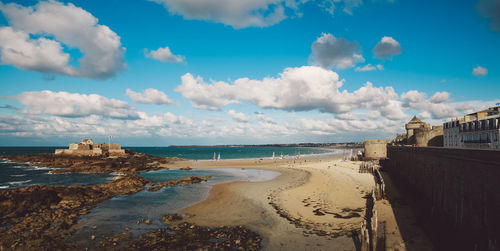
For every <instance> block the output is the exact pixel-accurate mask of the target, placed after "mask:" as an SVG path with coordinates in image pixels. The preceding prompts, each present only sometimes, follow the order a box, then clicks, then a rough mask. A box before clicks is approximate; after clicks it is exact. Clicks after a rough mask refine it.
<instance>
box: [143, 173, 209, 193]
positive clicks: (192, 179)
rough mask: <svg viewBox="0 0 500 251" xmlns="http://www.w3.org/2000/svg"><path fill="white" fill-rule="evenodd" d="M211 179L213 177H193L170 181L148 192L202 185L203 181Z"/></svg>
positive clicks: (151, 188) (149, 189)
mask: <svg viewBox="0 0 500 251" xmlns="http://www.w3.org/2000/svg"><path fill="white" fill-rule="evenodd" d="M210 178H211V176H201V177H196V176H192V177H186V178H182V179H180V180H169V181H167V182H163V183H160V184H157V185H156V186H153V187H150V188H148V191H150V192H155V191H159V190H160V189H162V188H163V187H171V186H176V185H181V186H187V185H191V184H196V183H200V182H202V181H207V180H208V179H210Z"/></svg>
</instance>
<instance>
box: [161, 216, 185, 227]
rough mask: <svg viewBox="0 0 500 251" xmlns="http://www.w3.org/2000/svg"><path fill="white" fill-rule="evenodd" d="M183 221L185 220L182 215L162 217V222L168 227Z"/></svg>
mask: <svg viewBox="0 0 500 251" xmlns="http://www.w3.org/2000/svg"><path fill="white" fill-rule="evenodd" d="M182 219H184V217H182V215H180V214H167V215H163V216H162V217H160V221H162V222H163V223H164V224H167V225H168V224H171V223H173V222H176V221H180V220H182Z"/></svg>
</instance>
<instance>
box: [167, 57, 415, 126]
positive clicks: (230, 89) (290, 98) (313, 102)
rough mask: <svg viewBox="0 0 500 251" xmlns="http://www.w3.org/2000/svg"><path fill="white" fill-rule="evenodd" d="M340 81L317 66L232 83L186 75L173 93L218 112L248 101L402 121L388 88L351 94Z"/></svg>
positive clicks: (370, 87)
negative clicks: (361, 111)
mask: <svg viewBox="0 0 500 251" xmlns="http://www.w3.org/2000/svg"><path fill="white" fill-rule="evenodd" d="M342 84H343V80H340V79H339V76H338V74H337V73H335V72H333V71H331V70H327V69H324V68H321V67H317V66H302V67H296V68H286V69H285V70H284V71H283V72H282V73H281V74H279V77H278V78H272V77H267V78H264V79H263V80H252V79H248V78H240V79H237V80H236V81H234V83H232V84H230V83H226V82H222V81H218V82H214V81H213V82H212V83H211V84H209V83H206V82H205V81H204V80H203V78H201V77H194V76H193V75H191V74H190V73H187V74H185V75H184V76H182V84H181V85H179V86H178V87H177V88H176V89H175V91H177V92H180V93H182V95H183V96H184V97H185V98H187V99H189V100H190V101H191V103H192V105H193V106H194V107H195V108H198V109H207V110H219V109H220V107H222V106H226V105H228V104H233V103H239V102H240V101H247V102H250V103H252V104H254V105H256V106H258V107H261V108H274V109H280V110H285V111H309V110H315V109H317V110H319V111H321V112H327V113H347V112H351V111H352V110H353V109H356V108H367V109H373V110H378V111H379V112H380V113H381V114H382V115H383V116H385V117H387V118H391V119H399V118H406V114H404V113H403V111H402V109H401V102H399V101H398V100H397V98H398V95H397V94H396V93H395V92H394V89H393V88H392V87H385V88H383V87H374V86H373V84H372V83H370V82H368V83H366V84H365V85H364V86H363V87H361V88H359V89H358V90H355V91H354V92H347V91H345V90H344V91H340V90H339V88H341V86H342Z"/></svg>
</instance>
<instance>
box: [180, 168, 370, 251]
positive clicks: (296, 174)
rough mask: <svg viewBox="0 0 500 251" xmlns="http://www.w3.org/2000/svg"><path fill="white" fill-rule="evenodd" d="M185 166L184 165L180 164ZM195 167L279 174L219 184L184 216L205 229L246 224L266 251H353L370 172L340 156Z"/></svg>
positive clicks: (186, 210)
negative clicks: (353, 236) (268, 178)
mask: <svg viewBox="0 0 500 251" xmlns="http://www.w3.org/2000/svg"><path fill="white" fill-rule="evenodd" d="M178 164H181V163H178ZM182 164H185V165H186V166H189V167H191V168H202V169H210V168H251V169H257V170H271V171H277V172H279V173H281V175H280V176H278V177H277V178H275V179H273V180H270V181H265V182H241V181H240V182H232V183H225V184H219V185H215V186H214V187H213V188H212V190H211V192H210V195H209V197H208V198H207V199H206V200H204V201H202V202H201V203H198V204H196V205H193V206H191V207H188V208H185V209H183V210H182V213H184V214H187V215H191V217H190V218H188V221H189V222H192V223H195V224H199V225H206V226H220V225H227V226H236V225H245V226H246V227H248V228H250V229H251V230H254V231H257V232H258V233H259V234H261V235H262V237H263V246H264V249H266V250H292V249H293V250H310V249H314V250H355V249H356V247H355V242H354V241H353V238H352V237H351V231H353V230H357V229H359V226H360V225H361V222H362V221H363V215H364V209H365V199H364V198H363V196H365V195H366V194H367V193H369V192H371V189H372V187H373V182H374V181H373V176H372V175H371V174H366V173H359V172H358V169H359V164H360V162H352V161H342V160H341V159H340V158H324V159H300V160H292V159H290V160H226V161H218V162H215V161H186V162H184V163H182Z"/></svg>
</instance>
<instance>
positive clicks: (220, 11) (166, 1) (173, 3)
mask: <svg viewBox="0 0 500 251" xmlns="http://www.w3.org/2000/svg"><path fill="white" fill-rule="evenodd" d="M149 1H151V2H155V3H158V4H162V5H163V6H164V7H165V8H166V9H167V10H168V12H169V13H170V14H172V15H181V16H183V17H184V18H185V19H194V20H206V21H211V22H216V23H223V24H225V25H230V26H232V27H234V28H236V29H240V28H245V27H266V26H271V25H274V24H277V23H279V22H281V21H283V20H284V19H286V18H288V17H290V16H291V17H301V16H302V15H303V14H302V12H301V10H300V9H301V7H302V6H303V5H304V4H306V3H309V2H314V3H315V4H316V5H317V6H318V7H320V8H321V9H323V10H324V11H326V12H328V13H330V14H331V15H333V14H334V13H335V11H336V9H337V8H340V9H342V10H343V11H344V12H345V13H347V14H349V15H352V14H353V13H352V10H353V9H354V8H356V7H359V6H361V5H362V4H363V1H362V0H238V1H231V0H189V1H186V0H149ZM385 2H393V0H386V1H385Z"/></svg>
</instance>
